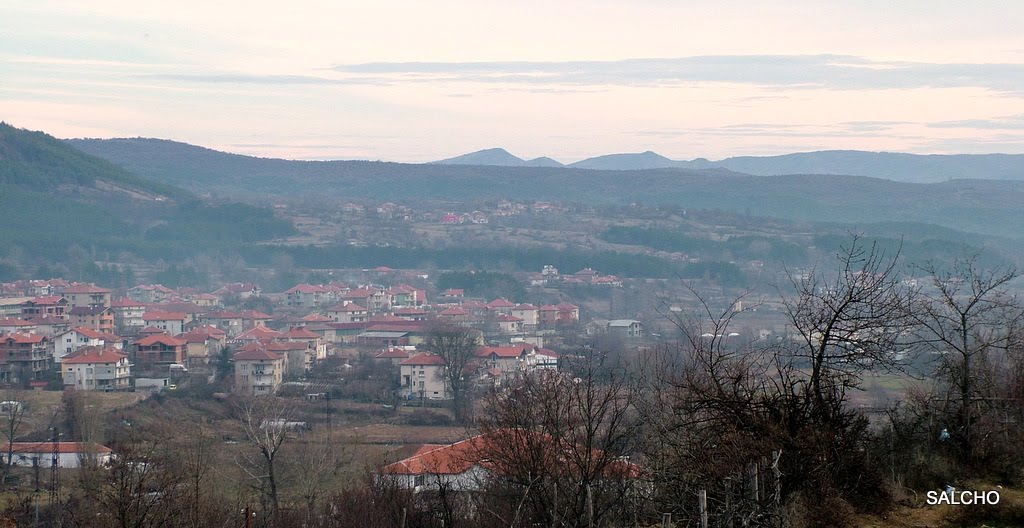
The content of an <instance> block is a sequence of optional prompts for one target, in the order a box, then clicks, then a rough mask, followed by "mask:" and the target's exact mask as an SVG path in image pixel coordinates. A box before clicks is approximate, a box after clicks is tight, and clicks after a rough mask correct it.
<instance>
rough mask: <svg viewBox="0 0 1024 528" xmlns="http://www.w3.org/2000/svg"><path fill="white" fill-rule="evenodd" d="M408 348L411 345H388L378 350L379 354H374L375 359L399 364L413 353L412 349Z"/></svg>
mask: <svg viewBox="0 0 1024 528" xmlns="http://www.w3.org/2000/svg"><path fill="white" fill-rule="evenodd" d="M407 348H411V347H388V348H386V349H384V350H382V351H380V352H378V353H377V355H375V356H373V359H375V360H377V361H379V362H387V363H390V364H392V365H399V364H401V363H402V362H403V361H405V360H407V359H409V357H410V356H411V355H412V351H410V350H406V349H407ZM413 350H415V349H413Z"/></svg>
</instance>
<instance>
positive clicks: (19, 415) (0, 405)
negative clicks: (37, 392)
mask: <svg viewBox="0 0 1024 528" xmlns="http://www.w3.org/2000/svg"><path fill="white" fill-rule="evenodd" d="M14 394H15V393H14V392H10V391H7V392H4V393H2V395H0V398H3V401H2V402H0V426H2V427H3V429H2V430H3V435H4V440H6V441H7V453H5V457H4V470H3V478H0V483H6V482H7V476H8V475H10V472H11V464H12V463H13V462H14V441H15V439H16V438H17V436H18V433H19V431H20V430H21V426H22V423H23V422H24V421H25V413H26V412H27V411H28V409H27V407H26V406H25V404H24V403H22V402H20V401H18V400H17V399H15V397H14Z"/></svg>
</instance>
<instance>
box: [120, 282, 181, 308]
mask: <svg viewBox="0 0 1024 528" xmlns="http://www.w3.org/2000/svg"><path fill="white" fill-rule="evenodd" d="M175 295H176V293H175V292H174V290H172V289H170V288H168V287H167V286H164V285H162V284H140V285H138V286H135V287H133V288H129V289H128V298H129V299H131V300H133V301H136V302H141V303H146V304H152V303H162V302H165V301H167V300H168V299H170V298H171V297H172V296H175Z"/></svg>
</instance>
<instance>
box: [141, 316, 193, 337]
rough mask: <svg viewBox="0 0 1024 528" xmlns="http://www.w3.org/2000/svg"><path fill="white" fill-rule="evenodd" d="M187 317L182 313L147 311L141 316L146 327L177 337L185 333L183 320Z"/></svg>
mask: <svg viewBox="0 0 1024 528" xmlns="http://www.w3.org/2000/svg"><path fill="white" fill-rule="evenodd" d="M187 318H188V316H187V315H186V314H184V313H182V312H163V311H153V310H151V311H148V312H146V313H145V314H143V315H142V320H143V321H144V322H145V324H146V326H152V327H155V328H159V329H161V330H163V331H164V332H167V333H168V334H172V335H178V334H180V333H182V332H184V331H185V319H187Z"/></svg>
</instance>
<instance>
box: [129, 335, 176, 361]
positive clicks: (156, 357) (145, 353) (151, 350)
mask: <svg viewBox="0 0 1024 528" xmlns="http://www.w3.org/2000/svg"><path fill="white" fill-rule="evenodd" d="M187 344H188V342H187V341H185V340H184V339H179V338H177V337H171V336H169V335H167V334H155V335H149V336H146V337H143V338H141V339H139V340H138V341H136V342H135V363H136V364H137V365H138V366H139V369H140V370H142V369H153V368H160V367H166V366H168V365H171V364H179V365H183V364H185V361H187V360H188V356H187V352H186V345H187Z"/></svg>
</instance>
